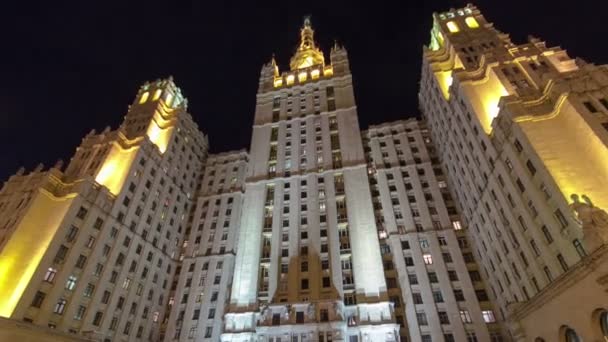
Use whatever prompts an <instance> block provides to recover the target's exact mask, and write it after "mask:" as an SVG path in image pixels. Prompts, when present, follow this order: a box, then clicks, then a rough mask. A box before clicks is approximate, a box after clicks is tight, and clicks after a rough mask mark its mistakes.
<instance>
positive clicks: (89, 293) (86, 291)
mask: <svg viewBox="0 0 608 342" xmlns="http://www.w3.org/2000/svg"><path fill="white" fill-rule="evenodd" d="M93 291H95V285H93V284H91V283H89V284H87V287H85V289H84V292H83V296H85V297H91V296H92V295H93Z"/></svg>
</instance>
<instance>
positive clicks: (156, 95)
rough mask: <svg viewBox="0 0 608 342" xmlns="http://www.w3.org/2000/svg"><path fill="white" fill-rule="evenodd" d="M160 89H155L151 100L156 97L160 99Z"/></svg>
mask: <svg viewBox="0 0 608 342" xmlns="http://www.w3.org/2000/svg"><path fill="white" fill-rule="evenodd" d="M162 92H163V91H162V89H156V91H155V92H154V97H153V98H152V100H154V101H156V100H158V99H160V94H161V93H162Z"/></svg>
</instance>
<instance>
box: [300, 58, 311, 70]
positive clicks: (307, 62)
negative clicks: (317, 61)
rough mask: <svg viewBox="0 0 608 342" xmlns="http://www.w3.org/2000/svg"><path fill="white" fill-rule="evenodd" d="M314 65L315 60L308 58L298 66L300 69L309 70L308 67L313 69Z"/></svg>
mask: <svg viewBox="0 0 608 342" xmlns="http://www.w3.org/2000/svg"><path fill="white" fill-rule="evenodd" d="M313 64H314V60H313V58H312V56H307V57H306V58H303V59H302V61H301V62H300V64H299V65H298V69H303V68H308V67H311V66H312V65H313Z"/></svg>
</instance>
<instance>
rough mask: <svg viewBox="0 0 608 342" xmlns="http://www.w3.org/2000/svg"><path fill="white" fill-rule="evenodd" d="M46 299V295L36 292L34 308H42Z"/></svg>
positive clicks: (33, 302)
mask: <svg viewBox="0 0 608 342" xmlns="http://www.w3.org/2000/svg"><path fill="white" fill-rule="evenodd" d="M44 297H46V293H44V292H42V291H38V292H36V295H35V296H34V300H33V301H32V306H33V307H35V308H39V307H41V306H42V302H44Z"/></svg>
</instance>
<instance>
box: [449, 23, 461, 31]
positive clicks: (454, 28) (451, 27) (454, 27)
mask: <svg viewBox="0 0 608 342" xmlns="http://www.w3.org/2000/svg"><path fill="white" fill-rule="evenodd" d="M446 25H447V27H448V30H450V32H452V33H456V32H458V31H460V29H459V28H458V25H457V24H456V23H455V22H453V21H448V22H447V24H446Z"/></svg>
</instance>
